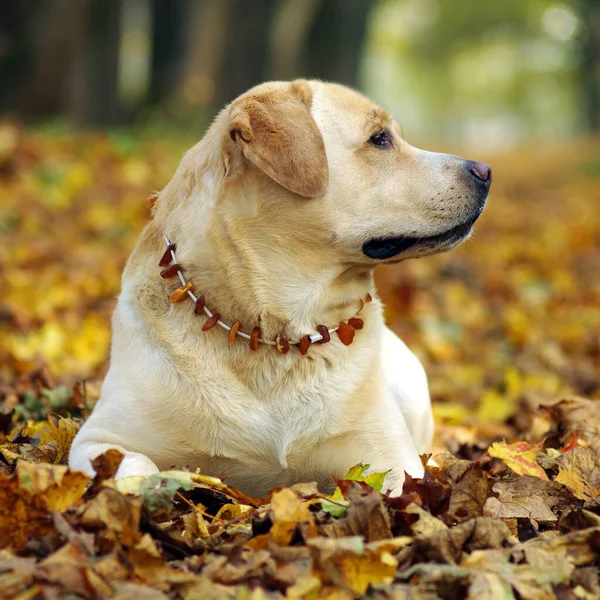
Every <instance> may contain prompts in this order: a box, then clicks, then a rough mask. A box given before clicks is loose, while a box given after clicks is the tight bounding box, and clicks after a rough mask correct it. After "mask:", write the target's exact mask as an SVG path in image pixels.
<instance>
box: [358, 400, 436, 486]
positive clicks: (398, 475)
mask: <svg viewBox="0 0 600 600" xmlns="http://www.w3.org/2000/svg"><path fill="white" fill-rule="evenodd" d="M382 400H383V401H382V402H381V404H380V405H378V406H375V407H373V408H372V409H371V410H370V411H369V413H368V414H367V415H365V418H364V419H363V421H362V422H361V424H360V430H359V431H357V438H358V439H357V443H358V444H359V445H360V446H361V447H362V448H363V452H362V459H361V460H362V462H363V463H365V464H368V465H369V468H368V470H367V471H366V474H369V473H382V472H384V471H389V472H388V474H387V475H386V477H385V481H384V486H383V489H382V492H388V491H389V492H390V493H391V495H392V496H399V495H400V494H401V493H402V485H403V484H404V478H405V477H404V473H405V471H406V472H407V473H408V474H409V475H410V476H411V477H418V478H420V477H423V474H424V469H423V465H422V463H421V459H420V457H419V453H418V452H417V449H416V447H415V444H414V442H413V439H412V436H411V433H410V431H409V429H408V427H407V425H406V421H405V419H404V415H403V414H402V411H401V410H400V407H399V406H398V404H397V403H396V401H395V399H394V398H393V397H392V396H391V395H385V398H383V399H382Z"/></svg>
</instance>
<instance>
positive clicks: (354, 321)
mask: <svg viewBox="0 0 600 600" xmlns="http://www.w3.org/2000/svg"><path fill="white" fill-rule="evenodd" d="M348 325H350V326H351V327H353V328H354V329H362V328H363V327H364V326H365V322H364V321H363V320H362V319H359V318H358V317H352V318H351V319H348Z"/></svg>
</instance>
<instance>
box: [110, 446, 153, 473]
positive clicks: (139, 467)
mask: <svg viewBox="0 0 600 600" xmlns="http://www.w3.org/2000/svg"><path fill="white" fill-rule="evenodd" d="M158 472H159V470H158V467H157V466H156V465H155V464H154V463H153V462H152V461H151V460H150V459H149V458H148V457H147V456H144V455H143V454H139V453H137V452H128V453H127V454H125V457H124V458H123V460H122V462H121V464H120V465H119V469H118V470H117V474H116V476H115V479H121V478H122V477H131V476H132V475H154V473H158Z"/></svg>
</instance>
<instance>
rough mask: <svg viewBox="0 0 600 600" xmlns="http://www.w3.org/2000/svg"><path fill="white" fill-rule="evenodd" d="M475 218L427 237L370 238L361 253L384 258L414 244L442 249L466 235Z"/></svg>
mask: <svg viewBox="0 0 600 600" xmlns="http://www.w3.org/2000/svg"><path fill="white" fill-rule="evenodd" d="M478 216H479V215H478ZM476 220H477V217H476V218H474V219H470V220H469V221H467V222H465V223H462V224H461V225H456V226H455V227H452V229H448V231H445V232H444V233H440V234H438V235H432V236H429V237H409V236H404V235H401V236H397V237H380V238H372V239H370V240H368V241H366V242H365V243H364V244H363V247H362V251H363V254H364V255H365V256H368V257H369V258H375V259H377V260H386V259H388V258H392V257H393V256H396V255H398V254H400V253H401V252H405V251H406V250H409V249H410V248H413V247H414V246H419V248H420V249H423V250H426V251H431V250H433V249H436V248H439V249H442V248H443V247H445V246H452V245H456V244H457V243H458V242H460V241H461V240H463V239H464V238H465V237H467V236H468V235H469V233H470V231H471V229H472V228H473V224H474V223H475V221H476Z"/></svg>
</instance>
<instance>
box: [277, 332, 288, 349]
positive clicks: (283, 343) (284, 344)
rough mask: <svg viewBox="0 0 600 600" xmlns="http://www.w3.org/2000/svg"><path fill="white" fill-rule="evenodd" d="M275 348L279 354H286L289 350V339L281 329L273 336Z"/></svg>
mask: <svg viewBox="0 0 600 600" xmlns="http://www.w3.org/2000/svg"><path fill="white" fill-rule="evenodd" d="M275 348H277V352H279V353H281V354H287V353H288V352H289V351H290V340H289V339H288V336H287V335H286V334H285V333H283V331H282V332H281V333H280V334H279V335H278V336H277V337H276V338H275Z"/></svg>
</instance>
